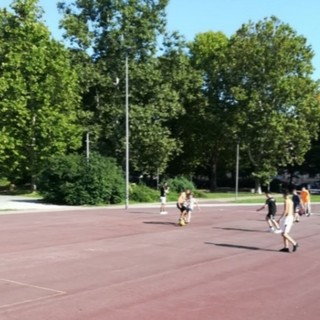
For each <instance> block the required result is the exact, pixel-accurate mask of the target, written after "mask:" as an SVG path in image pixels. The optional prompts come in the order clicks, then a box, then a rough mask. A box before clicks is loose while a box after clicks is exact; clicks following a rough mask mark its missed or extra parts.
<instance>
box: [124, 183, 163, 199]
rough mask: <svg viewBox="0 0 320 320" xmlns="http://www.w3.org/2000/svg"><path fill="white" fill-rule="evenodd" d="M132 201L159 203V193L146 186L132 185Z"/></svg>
mask: <svg viewBox="0 0 320 320" xmlns="http://www.w3.org/2000/svg"><path fill="white" fill-rule="evenodd" d="M130 200H132V201H136V202H158V201H159V192H158V191H157V190H154V189H151V188H149V187H147V186H146V185H144V184H132V185H131V188H130Z"/></svg>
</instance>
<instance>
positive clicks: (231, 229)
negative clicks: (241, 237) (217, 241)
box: [213, 227, 266, 233]
mask: <svg viewBox="0 0 320 320" xmlns="http://www.w3.org/2000/svg"><path fill="white" fill-rule="evenodd" d="M213 229H220V230H227V231H244V232H263V233H265V232H266V231H263V230H256V229H243V228H221V227H213Z"/></svg>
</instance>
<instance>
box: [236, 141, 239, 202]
mask: <svg viewBox="0 0 320 320" xmlns="http://www.w3.org/2000/svg"><path fill="white" fill-rule="evenodd" d="M238 189H239V141H238V142H237V152H236V200H238Z"/></svg>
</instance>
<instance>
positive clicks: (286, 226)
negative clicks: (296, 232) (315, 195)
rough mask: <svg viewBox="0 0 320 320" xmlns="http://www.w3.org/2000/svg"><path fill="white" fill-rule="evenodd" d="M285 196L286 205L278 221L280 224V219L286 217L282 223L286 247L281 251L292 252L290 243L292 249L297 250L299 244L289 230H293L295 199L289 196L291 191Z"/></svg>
mask: <svg viewBox="0 0 320 320" xmlns="http://www.w3.org/2000/svg"><path fill="white" fill-rule="evenodd" d="M283 197H284V207H283V212H282V215H281V216H280V218H279V220H278V223H279V224H280V220H281V219H282V218H284V220H283V224H282V238H283V242H284V247H283V248H282V249H280V250H279V251H281V252H290V250H289V243H291V244H292V245H293V248H292V251H293V252H295V251H297V249H298V247H299V244H298V242H296V241H295V240H294V239H293V238H292V237H291V236H290V235H289V232H290V231H291V228H292V225H293V220H294V210H293V201H292V199H291V198H290V196H289V193H285V194H284V195H283Z"/></svg>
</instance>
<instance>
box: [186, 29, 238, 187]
mask: <svg viewBox="0 0 320 320" xmlns="http://www.w3.org/2000/svg"><path fill="white" fill-rule="evenodd" d="M228 43H229V40H228V38H227V37H226V36H225V35H224V34H223V33H222V32H212V31H209V32H205V33H200V34H197V35H196V37H195V39H194V41H193V42H191V43H190V44H189V47H190V59H191V62H192V65H193V66H194V68H196V69H197V70H200V72H201V74H202V76H203V87H202V89H203V90H202V91H203V96H204V97H205V99H206V104H205V107H204V108H202V110H201V111H202V112H200V113H193V115H192V118H193V122H194V123H193V125H194V126H196V127H197V128H198V130H197V136H196V139H195V140H196V143H195V144H194V148H195V150H196V155H197V157H198V161H199V164H201V166H202V168H204V169H205V170H206V171H207V172H208V176H209V178H210V189H211V190H215V189H216V187H217V171H218V166H219V163H220V164H222V163H224V164H226V163H227V162H228V157H229V158H230V151H229V150H230V147H231V148H232V151H233V150H235V146H236V143H237V134H236V131H237V128H235V126H234V125H235V123H234V109H233V108H229V106H228V103H227V102H228V99H227V98H228V97H227V94H226V78H225V74H226V70H227V67H228V62H229V61H228V60H227V57H228ZM233 155H234V154H233V152H232V156H233Z"/></svg>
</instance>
